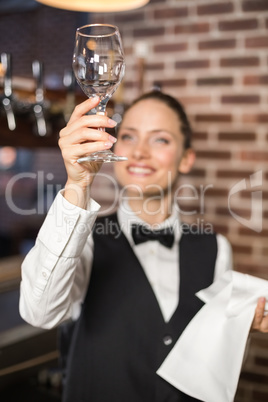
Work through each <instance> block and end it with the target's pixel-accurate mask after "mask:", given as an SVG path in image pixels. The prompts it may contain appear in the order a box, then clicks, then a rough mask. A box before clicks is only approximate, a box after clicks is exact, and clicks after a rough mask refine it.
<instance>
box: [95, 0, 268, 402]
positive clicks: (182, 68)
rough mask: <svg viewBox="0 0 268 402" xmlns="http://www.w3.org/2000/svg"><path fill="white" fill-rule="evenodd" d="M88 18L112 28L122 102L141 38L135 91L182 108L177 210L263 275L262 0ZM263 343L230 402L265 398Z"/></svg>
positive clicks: (211, 0)
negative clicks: (189, 165) (156, 92)
mask: <svg viewBox="0 0 268 402" xmlns="http://www.w3.org/2000/svg"><path fill="white" fill-rule="evenodd" d="M93 21H95V22H102V21H103V22H108V23H112V24H116V25H117V26H118V27H119V29H120V32H121V34H122V37H123V42H124V48H125V53H126V76H125V79H124V91H123V92H124V101H125V102H126V103H129V102H130V101H131V100H132V99H133V98H135V97H136V96H137V95H138V94H139V92H140V90H141V88H140V87H141V84H142V83H141V81H140V68H141V61H140V57H139V54H137V48H138V49H139V47H140V44H141V43H142V44H143V45H144V46H145V47H146V57H145V58H144V65H143V70H144V75H143V87H142V89H143V90H145V91H146V90H149V89H150V88H151V87H152V86H153V85H154V84H155V83H158V85H160V86H161V88H162V90H163V91H166V92H168V93H170V94H172V95H174V96H175V97H177V98H179V99H180V100H181V101H182V102H183V103H184V105H185V106H186V110H187V112H188V115H189V116H190V120H191V122H192V125H193V128H194V137H193V146H194V148H195V150H196V153H197V161H196V164H195V167H194V169H193V172H192V174H191V175H190V176H187V177H183V178H182V183H185V184H187V183H191V185H193V186H194V187H195V188H196V190H197V191H198V199H197V200H196V201H195V203H190V204H189V201H187V202H186V200H185V201H184V202H182V205H183V210H184V211H192V210H193V207H195V208H196V210H197V213H196V214H194V215H189V216H184V218H185V219H187V220H191V221H196V222H198V223H199V224H200V225H201V223H202V222H205V223H207V222H209V223H212V224H213V225H214V227H215V229H216V230H217V231H219V232H221V233H223V234H224V235H225V236H227V238H228V239H229V240H230V242H231V244H232V247H233V251H234V267H235V269H236V270H237V271H240V272H243V273H248V274H251V275H255V276H259V277H262V278H265V279H268V242H267V240H268V212H267V211H268V147H267V144H268V1H267V0H244V1H242V0H216V1H215V0H198V1H197V0H151V1H150V3H149V4H148V5H147V6H145V7H143V8H141V9H137V10H135V11H131V12H127V13H114V14H94V15H93ZM106 169H110V167H109V168H108V167H106ZM258 172H259V173H258ZM250 178H251V182H250ZM254 179H255V182H254ZM242 180H244V181H243V182H242ZM239 182H241V187H240V190H239V191H237V192H236V193H234V194H233V195H231V190H232V189H234V190H233V191H235V189H238V187H234V186H235V185H238V183H239ZM243 185H244V188H243ZM251 186H252V187H251ZM202 191H203V194H204V191H205V195H204V197H203V201H204V209H203V204H202ZM257 191H260V192H262V205H261V201H260V200H259V201H258V199H257V198H258V197H259V196H260V193H257ZM253 192H254V195H253ZM182 195H183V194H182ZM185 195H189V196H190V197H192V198H193V195H194V194H193V193H191V191H190V192H189V191H188V194H185ZM195 196H196V194H195ZM228 197H230V208H229V207H228ZM253 197H256V199H254V202H253V204H251V201H252V199H253ZM234 214H236V216H235V217H234ZM261 226H262V227H261ZM267 347H268V337H267V336H264V335H260V334H258V335H253V340H252V343H251V347H250V350H249V358H248V360H247V362H246V365H245V366H244V368H243V371H242V374H241V378H240V382H239V387H238V393H237V397H236V401H237V402H257V401H267V400H268V354H267Z"/></svg>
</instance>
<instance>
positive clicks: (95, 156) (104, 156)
mask: <svg viewBox="0 0 268 402" xmlns="http://www.w3.org/2000/svg"><path fill="white" fill-rule="evenodd" d="M121 161H127V158H126V157H125V156H118V155H115V154H114V153H113V152H111V151H99V152H94V153H92V154H91V155H89V156H84V157H82V158H79V159H77V162H78V163H83V162H99V163H109V162H121Z"/></svg>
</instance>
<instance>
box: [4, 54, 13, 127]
mask: <svg viewBox="0 0 268 402" xmlns="http://www.w3.org/2000/svg"><path fill="white" fill-rule="evenodd" d="M1 64H2V66H3V70H4V72H5V73H4V74H5V75H4V96H3V98H2V105H3V107H4V110H5V112H6V116H7V124H8V128H9V130H11V131H13V130H15V128H16V121H15V115H14V111H13V107H12V102H11V98H12V82H11V56H10V54H9V53H1Z"/></svg>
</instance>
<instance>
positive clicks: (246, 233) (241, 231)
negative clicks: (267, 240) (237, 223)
mask: <svg viewBox="0 0 268 402" xmlns="http://www.w3.org/2000/svg"><path fill="white" fill-rule="evenodd" d="M239 234H241V235H243V236H252V235H253V234H254V236H258V237H268V229H263V230H262V231H261V232H259V233H257V232H254V231H252V230H251V229H249V228H246V227H241V228H239Z"/></svg>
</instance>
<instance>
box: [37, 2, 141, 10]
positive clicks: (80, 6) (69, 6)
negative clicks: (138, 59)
mask: <svg viewBox="0 0 268 402" xmlns="http://www.w3.org/2000/svg"><path fill="white" fill-rule="evenodd" d="M37 1H38V2H39V3H42V4H45V5H46V6H50V7H56V8H62V9H64V10H71V11H82V12H85V11H86V12H87V11H88V12H113V11H125V10H132V9H134V8H139V7H142V6H144V5H145V4H147V3H149V0H37Z"/></svg>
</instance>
